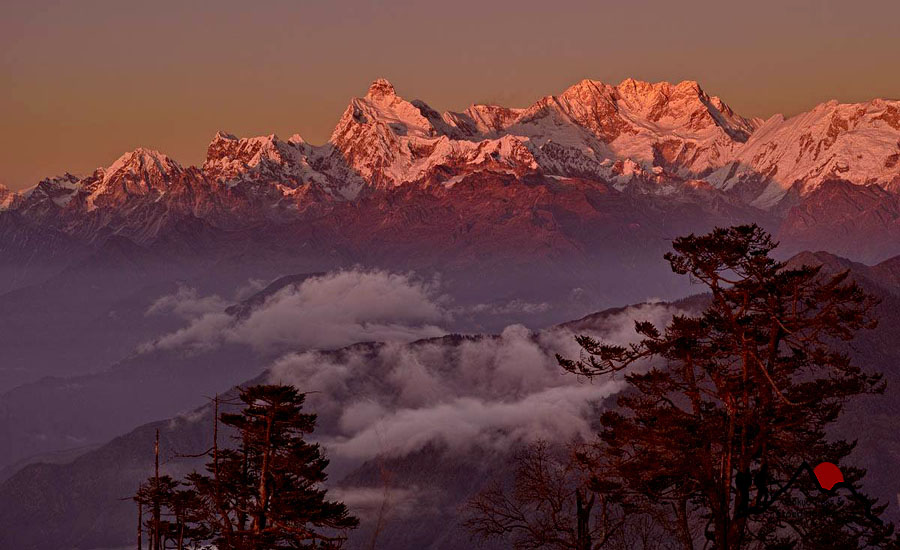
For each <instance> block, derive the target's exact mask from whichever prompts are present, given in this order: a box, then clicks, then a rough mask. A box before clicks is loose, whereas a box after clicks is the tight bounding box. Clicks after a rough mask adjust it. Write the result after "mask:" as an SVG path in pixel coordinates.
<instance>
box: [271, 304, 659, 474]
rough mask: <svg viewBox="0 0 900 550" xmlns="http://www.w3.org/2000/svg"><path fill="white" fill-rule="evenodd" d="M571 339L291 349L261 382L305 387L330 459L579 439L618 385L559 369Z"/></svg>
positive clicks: (651, 310)
mask: <svg viewBox="0 0 900 550" xmlns="http://www.w3.org/2000/svg"><path fill="white" fill-rule="evenodd" d="M672 314H673V311H672V310H671V309H670V308H669V307H667V306H665V305H662V304H645V305H641V306H637V307H632V308H626V309H625V310H622V311H620V312H618V313H614V314H611V315H607V316H605V317H603V318H602V319H597V320H596V321H594V323H593V326H592V327H591V328H590V329H585V330H583V331H582V330H579V333H585V332H587V333H592V334H594V335H596V336H597V337H600V338H603V339H605V340H607V341H612V342H617V343H628V342H631V341H635V340H636V339H637V335H636V334H635V332H634V321H635V320H649V321H653V322H656V323H658V324H661V325H662V324H665V323H666V322H667V321H668V319H669V318H671V315H672ZM574 336H575V334H574V333H573V332H572V331H571V330H569V329H567V328H562V327H557V328H552V329H548V330H544V331H538V332H533V331H531V330H529V329H527V328H525V327H523V326H520V325H513V326H510V327H507V328H506V329H505V330H504V331H503V332H502V334H500V335H498V336H494V337H489V336H484V337H482V336H479V337H464V336H448V337H446V338H443V339H441V340H434V341H428V342H414V343H412V344H399V343H392V344H385V345H378V346H362V347H357V348H353V349H345V350H340V351H339V352H319V351H316V352H305V353H297V354H291V355H288V356H285V357H283V358H281V359H280V360H278V361H277V362H276V363H275V364H274V365H273V366H272V368H271V369H270V379H271V380H272V381H273V382H279V383H292V384H294V385H295V386H297V387H298V388H299V389H301V390H303V391H307V392H312V393H310V395H309V398H308V399H309V404H310V408H311V409H312V410H314V411H316V412H317V413H318V414H319V418H320V421H321V422H322V423H323V425H322V430H321V431H322V437H323V443H324V444H326V445H327V447H328V449H329V452H330V453H333V454H334V455H335V456H336V457H340V458H345V459H349V460H353V461H362V460H368V459H371V458H374V457H376V456H379V455H387V456H392V455H393V456H403V455H406V454H409V453H413V452H416V451H419V450H422V449H424V448H426V447H427V446H428V445H430V444H440V445H444V446H446V447H447V448H449V449H451V450H460V451H465V450H466V449H469V448H472V447H478V448H482V449H490V450H500V451H502V450H506V449H509V448H510V447H511V446H513V445H515V444H517V443H520V442H529V441H535V440H539V439H542V440H548V441H558V442H565V441H571V440H573V439H577V438H587V437H589V436H590V434H591V433H592V428H591V424H590V422H591V418H593V417H594V414H593V411H594V410H595V407H596V406H597V405H598V404H599V403H600V402H602V401H603V400H604V399H605V398H607V397H610V396H612V395H614V394H615V393H617V392H618V391H620V390H621V389H622V387H623V382H622V380H621V377H619V379H616V380H612V379H610V380H604V381H601V380H596V381H593V382H591V381H588V380H585V379H583V378H579V377H576V376H574V375H571V374H567V373H563V372H562V370H561V369H560V367H559V365H558V364H557V362H556V360H555V357H554V354H555V353H561V354H563V355H566V356H569V357H573V356H577V355H578V351H579V350H578V346H577V344H576V343H575V341H574Z"/></svg>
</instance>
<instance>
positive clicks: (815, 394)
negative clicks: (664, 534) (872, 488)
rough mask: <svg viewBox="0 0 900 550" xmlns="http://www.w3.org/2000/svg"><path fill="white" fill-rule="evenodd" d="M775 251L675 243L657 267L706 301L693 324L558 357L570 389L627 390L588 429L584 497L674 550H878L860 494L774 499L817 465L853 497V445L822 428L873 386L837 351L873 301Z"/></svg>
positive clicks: (749, 234)
mask: <svg viewBox="0 0 900 550" xmlns="http://www.w3.org/2000/svg"><path fill="white" fill-rule="evenodd" d="M775 246H776V244H775V243H774V242H773V241H772V239H771V237H770V236H769V235H768V234H766V233H765V232H764V231H763V230H761V229H760V228H759V227H757V226H755V225H750V226H739V227H732V228H726V229H716V230H715V231H713V232H712V233H710V234H708V235H703V236H694V235H690V236H687V237H682V238H679V239H676V240H675V242H674V246H673V248H674V250H675V252H674V253H669V254H667V255H666V259H667V260H668V261H669V263H670V264H671V266H672V269H673V271H674V272H675V273H677V274H681V275H688V276H690V277H691V278H692V280H695V281H698V282H700V283H702V284H703V285H704V286H705V287H706V289H707V290H708V291H709V300H710V301H709V305H708V307H707V308H706V309H705V311H703V312H702V314H700V315H698V316H687V315H677V316H675V317H674V318H673V319H672V321H671V322H670V324H669V325H668V326H667V327H665V328H664V329H663V330H660V329H659V328H657V327H655V326H653V325H652V324H651V323H647V322H638V323H636V325H635V328H636V330H637V332H638V333H639V334H640V336H641V338H642V339H641V341H640V342H638V343H636V344H633V345H630V346H627V347H626V346H618V345H610V344H607V343H604V342H600V341H597V340H595V339H593V338H590V337H587V336H579V337H578V338H577V341H578V343H579V344H580V345H581V347H582V349H583V352H584V353H583V354H582V357H581V358H580V359H578V360H571V359H565V358H562V357H558V359H559V362H560V364H561V365H562V367H563V368H565V369H566V370H568V371H570V372H572V373H576V374H579V375H584V376H587V377H591V378H593V377H598V376H615V375H616V373H620V372H624V376H625V380H626V382H627V383H628V390H626V391H625V392H623V393H622V394H621V395H620V397H619V399H618V408H617V409H615V410H610V411H608V412H605V413H604V414H603V415H602V417H601V419H600V422H601V425H602V427H601V431H600V441H599V442H598V443H597V445H596V451H597V452H596V453H594V454H593V455H592V458H591V460H590V462H591V464H590V465H591V467H593V468H594V469H595V486H596V488H598V490H602V491H605V492H607V493H609V494H615V495H618V496H619V498H621V499H622V502H623V503H624V504H625V505H628V506H631V507H633V508H635V509H639V510H642V511H644V512H646V513H649V514H651V515H652V516H653V517H654V518H657V521H658V522H659V524H660V525H661V526H663V527H664V528H665V529H667V530H668V531H669V532H670V533H671V534H672V536H673V538H674V539H675V540H677V541H678V544H679V546H680V547H681V548H684V549H693V548H696V547H700V546H704V545H703V544H699V543H703V542H704V540H705V541H706V543H709V544H711V547H712V548H715V549H717V550H737V549H739V548H784V549H788V548H797V549H799V548H816V549H821V548H835V549H837V548H844V549H847V548H869V547H878V548H883V547H889V546H890V545H892V544H894V542H893V534H892V533H893V527H892V526H891V525H884V524H882V523H881V522H880V520H878V518H877V517H876V516H877V514H879V513H880V512H881V511H883V509H884V506H878V505H876V504H875V502H874V501H873V500H872V499H870V498H868V497H865V496H864V495H862V494H861V493H859V494H858V495H856V496H854V495H848V494H846V493H840V492H838V493H827V494H826V493H823V492H822V491H821V490H820V489H819V487H817V486H816V484H815V482H814V480H812V479H809V478H808V477H803V476H801V477H800V478H799V479H798V482H797V484H796V486H795V487H793V488H790V489H788V490H786V491H785V492H784V493H783V494H780V495H779V494H778V491H779V488H781V487H782V486H783V485H784V484H785V483H787V481H788V480H789V479H790V478H791V477H792V476H793V474H794V473H795V472H796V471H797V469H798V467H800V466H801V465H802V464H804V463H808V464H812V465H815V464H818V463H820V462H824V461H828V462H832V463H835V464H839V465H840V466H841V468H842V470H843V473H844V477H845V479H846V482H847V484H848V485H849V486H850V487H851V488H853V489H855V490H856V491H857V493H858V492H859V482H860V479H861V478H862V476H863V474H864V471H862V470H860V469H857V468H853V467H851V466H848V465H847V464H846V461H847V458H848V455H849V454H850V452H851V450H852V449H853V444H852V443H848V442H845V441H834V440H830V439H829V438H828V437H826V428H827V427H828V426H829V425H831V424H832V423H833V422H834V421H835V420H837V419H838V417H839V416H840V414H841V412H842V410H843V407H844V404H845V403H846V402H847V401H848V400H849V399H851V398H853V397H855V396H858V395H861V394H867V393H879V392H882V391H883V390H884V385H883V383H882V381H881V377H880V376H879V375H877V374H871V373H864V372H862V371H861V369H860V368H859V367H857V366H856V365H854V364H853V363H852V361H851V360H850V357H849V355H848V354H847V353H846V352H845V351H844V350H843V348H842V347H841V343H842V342H847V341H849V340H851V339H852V338H853V335H854V333H855V332H856V331H858V330H860V329H865V328H870V327H872V326H874V319H873V308H874V307H875V305H876V301H875V300H874V299H873V298H872V297H870V296H868V295H866V294H865V293H864V292H863V290H862V289H861V288H860V287H859V286H857V285H856V284H854V283H853V282H851V281H850V280H849V279H848V274H847V273H841V274H838V275H835V276H825V275H824V274H822V273H820V270H819V269H818V268H814V267H807V266H804V267H800V268H789V267H787V266H786V265H785V264H784V263H782V262H779V261H776V260H775V259H773V258H772V256H771V253H772V251H773V249H774V248H775ZM776 495H777V496H778V498H777V499H775V498H774V497H775V496H776ZM704 547H709V546H708V545H706V546H704Z"/></svg>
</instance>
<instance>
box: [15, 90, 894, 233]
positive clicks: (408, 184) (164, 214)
mask: <svg viewBox="0 0 900 550" xmlns="http://www.w3.org/2000/svg"><path fill="white" fill-rule="evenodd" d="M898 159H900V101H889V100H883V99H875V100H872V101H869V102H867V103H859V104H839V103H836V102H833V101H832V102H828V103H824V104H822V105H819V106H817V107H816V108H814V109H813V110H811V111H809V112H807V113H803V114H800V115H797V116H794V117H791V118H789V119H785V118H784V117H783V116H781V115H776V116H773V117H771V118H770V119H768V120H765V121H764V120H760V119H748V118H745V117H742V116H740V115H738V114H736V113H735V112H734V111H733V110H732V109H731V108H730V107H729V106H728V105H727V104H726V103H725V102H724V101H722V100H721V99H719V98H718V97H715V96H710V95H708V94H707V93H706V92H704V91H703V89H702V88H701V87H700V86H699V85H698V84H697V83H696V82H692V81H684V82H681V83H679V84H670V83H667V82H660V83H648V82H641V81H637V80H633V79H628V80H625V81H623V82H622V83H620V84H618V85H616V86H612V85H608V84H604V83H602V82H598V81H593V80H584V81H581V82H579V83H577V84H575V85H574V86H572V87H570V88H568V89H567V90H565V91H564V92H563V93H561V94H559V95H555V96H547V97H544V98H542V99H540V100H539V101H537V102H535V103H534V104H533V105H531V106H529V107H527V108H507V107H502V106H497V105H472V106H471V107H469V108H468V109H466V110H465V111H464V112H461V113H457V112H446V113H439V112H437V111H435V110H434V109H432V108H431V107H429V106H428V105H427V104H426V103H424V102H423V101H420V100H413V101H407V100H406V99H403V98H402V97H400V96H399V95H397V93H396V91H395V89H394V87H393V85H391V83H390V82H388V81H387V80H384V79H379V80H376V81H375V82H374V83H372V85H371V86H370V88H369V90H368V92H367V93H366V95H365V96H364V97H360V98H354V99H352V100H351V102H350V104H349V105H348V107H347V109H346V110H345V111H344V113H343V115H342V116H341V118H340V120H339V121H338V123H337V126H336V127H335V129H334V131H333V133H332V135H331V138H330V139H329V141H328V142H327V143H325V144H324V145H312V144H309V143H307V142H306V141H304V140H303V139H302V138H301V137H300V136H298V135H294V136H292V137H291V138H289V139H288V140H287V141H284V140H281V139H280V138H278V137H277V136H275V135H269V136H262V137H253V138H238V137H235V136H233V135H230V134H227V133H224V132H220V133H218V134H216V136H215V137H214V138H213V140H212V142H211V143H210V145H209V148H208V151H207V158H206V161H205V162H204V163H203V165H202V166H201V167H183V166H181V165H180V164H179V163H178V162H176V161H175V160H173V159H171V158H169V157H167V156H166V155H164V154H162V153H159V152H156V151H151V150H146V149H138V150H136V151H132V152H129V153H126V154H124V155H122V156H121V157H120V158H119V159H118V160H116V161H115V162H114V163H113V164H112V165H110V166H109V167H107V168H99V169H97V170H96V171H95V172H94V173H93V174H91V175H89V176H87V177H81V178H80V177H76V176H73V175H71V174H65V175H63V176H58V177H53V178H49V179H45V180H43V181H41V182H40V183H38V184H37V185H36V186H34V187H32V188H30V189H27V190H25V191H22V192H19V193H12V192H10V191H8V190H5V189H0V211H2V212H5V213H7V214H15V215H16V216H17V219H18V220H20V222H21V223H26V224H28V225H29V226H32V227H34V226H40V227H42V228H51V229H53V230H55V231H59V232H61V233H62V234H65V235H68V236H72V237H75V238H76V239H78V240H80V241H85V242H95V241H97V240H98V239H101V240H102V239H105V238H107V237H108V236H109V235H117V234H118V235H122V236H126V237H128V238H130V239H132V240H134V241H135V242H138V243H141V244H146V243H150V242H153V241H154V240H156V239H158V238H159V237H160V235H161V234H162V233H164V232H165V231H166V230H167V228H171V227H172V225H173V224H175V223H177V222H178V221H179V220H183V219H185V218H186V217H187V218H191V219H195V218H196V219H199V220H202V222H203V223H204V224H206V225H208V226H210V227H212V228H219V229H236V228H245V227H251V226H252V227H257V226H258V225H259V224H264V223H295V222H297V221H303V220H310V219H321V218H322V216H324V215H330V214H333V213H334V211H335V210H336V209H337V210H339V211H347V209H348V208H350V209H351V210H352V207H349V206H348V205H353V204H358V203H360V201H371V200H375V198H377V197H380V196H393V197H395V198H393V199H391V201H390V204H391V205H392V206H394V207H396V206H399V205H402V204H403V199H402V198H401V199H397V198H396V197H397V193H398V192H400V193H401V194H402V193H407V195H406V196H408V195H409V193H412V194H413V195H415V196H417V197H419V196H421V194H422V193H424V194H426V195H427V194H430V195H433V196H437V197H446V196H447V193H448V192H449V191H448V190H451V189H453V187H454V186H456V185H457V184H459V183H460V182H463V181H467V182H470V183H471V182H475V181H482V180H491V179H497V178H500V179H503V180H504V181H507V180H515V181H520V182H521V181H525V180H526V179H528V178H530V180H529V181H531V182H532V183H534V182H542V183H540V184H543V185H556V186H560V185H561V186H566V185H573V186H582V187H583V186H585V185H588V186H591V185H596V186H600V187H602V188H603V189H604V192H605V193H606V192H608V193H621V194H624V195H628V196H631V197H639V196H648V197H661V198H663V200H665V198H666V197H684V196H686V195H689V196H690V197H691V198H690V200H694V201H700V202H702V203H703V208H705V209H707V210H709V209H713V210H718V211H721V208H722V205H730V206H729V207H733V208H742V209H744V211H746V209H751V210H758V211H759V212H761V213H764V214H761V215H763V216H764V215H768V214H772V215H774V216H776V217H778V218H779V219H781V218H785V217H790V216H791V212H792V209H794V208H795V207H797V205H798V204H800V203H802V202H803V201H805V200H807V199H808V198H809V197H810V196H813V195H815V194H816V192H817V191H818V190H820V188H821V187H822V185H823V183H825V182H828V181H830V180H840V181H844V182H849V183H850V184H853V185H855V186H859V189H860V190H861V191H862V190H865V189H868V188H869V187H871V186H873V185H877V186H879V187H880V188H881V189H882V190H883V191H886V192H887V193H889V194H891V195H893V193H894V192H896V191H898V190H900V160H898ZM586 182H587V183H586ZM869 193H871V190H869ZM471 198H472V197H471V196H470V197H469V200H470V199H471ZM398 201H399V202H398ZM475 201H476V202H477V201H478V198H477V196H475ZM710 205H712V206H710ZM460 207H464V205H460ZM473 208H476V209H477V208H478V207H477V206H473ZM795 217H796V215H795ZM805 219H806V221H807V222H808V221H809V219H810V218H809V216H807V217H806V218H805ZM879 219H881V218H879ZM878 223H881V224H882V225H889V226H891V227H893V225H894V224H895V223H896V220H895V219H888V220H881V221H880V222H878ZM797 224H798V222H797V221H796V220H793V221H792V222H791V223H790V224H789V226H790V227H794V228H797V227H798V225H797ZM800 230H802V231H807V232H808V231H809V230H810V228H809V227H807V226H805V225H804V224H803V223H801V224H800Z"/></svg>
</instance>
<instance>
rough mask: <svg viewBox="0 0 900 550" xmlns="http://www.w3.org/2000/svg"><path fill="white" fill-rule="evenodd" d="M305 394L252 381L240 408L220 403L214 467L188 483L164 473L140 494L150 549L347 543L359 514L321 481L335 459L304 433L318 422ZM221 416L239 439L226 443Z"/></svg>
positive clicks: (265, 549)
mask: <svg viewBox="0 0 900 550" xmlns="http://www.w3.org/2000/svg"><path fill="white" fill-rule="evenodd" d="M304 398H305V396H304V395H303V394H302V393H300V392H298V391H297V389H295V388H294V387H292V386H284V385H259V386H251V387H248V388H243V389H242V390H241V392H240V401H241V402H242V403H243V405H244V408H243V410H242V411H241V412H240V413H239V414H229V413H225V414H222V415H221V416H219V415H218V410H217V411H216V416H217V418H216V424H215V428H214V430H213V447H212V448H211V449H210V451H209V453H208V454H209V455H210V462H209V463H208V464H207V465H206V470H207V473H206V474H200V473H194V474H191V475H189V476H188V477H187V480H186V482H184V483H182V484H179V483H178V482H175V481H174V480H172V479H171V478H169V477H168V476H162V477H160V476H159V475H158V473H157V474H156V475H155V476H154V477H152V478H150V479H149V480H148V481H147V482H146V483H145V484H143V485H142V486H141V488H140V489H139V490H138V493H137V495H136V496H135V500H136V501H137V502H138V503H139V505H141V506H142V507H146V508H147V509H148V511H149V512H150V518H149V520H148V521H147V524H146V527H147V532H148V534H149V540H150V548H151V550H164V549H165V548H169V547H174V548H177V549H178V550H181V549H182V548H185V547H196V548H199V547H202V546H204V545H207V544H210V543H211V544H213V545H214V546H215V547H216V548H219V549H221V550H251V549H252V550H269V549H300V548H303V549H306V548H309V549H313V548H316V549H318V548H323V549H324V548H328V549H332V548H340V547H341V546H342V545H343V543H344V542H345V540H346V531H347V530H349V529H353V528H355V527H356V526H357V524H358V520H357V519H356V518H355V517H353V516H351V515H350V513H349V511H348V510H347V507H346V506H345V505H344V504H342V503H340V502H333V501H329V500H327V498H326V491H325V490H324V489H323V488H321V484H322V483H323V482H324V481H325V480H326V477H327V476H326V473H325V468H326V467H327V466H328V460H327V459H326V458H325V457H324V455H323V454H322V451H321V448H320V447H319V445H318V444H311V443H308V442H306V441H305V440H304V436H305V435H306V434H309V433H311V432H312V431H313V429H314V428H315V424H316V415H314V414H306V413H303V412H302V408H303V402H304ZM217 404H218V401H217ZM217 409H218V407H217ZM220 422H221V424H223V425H225V426H227V427H230V428H232V431H233V433H234V435H233V439H234V443H235V444H234V445H232V446H229V447H225V448H221V449H220V448H219V445H218V426H219V423H220ZM179 485H183V486H184V489H180V490H179V489H178V487H179ZM138 536H139V537H140V534H139V535H138ZM169 543H171V546H168V544H169Z"/></svg>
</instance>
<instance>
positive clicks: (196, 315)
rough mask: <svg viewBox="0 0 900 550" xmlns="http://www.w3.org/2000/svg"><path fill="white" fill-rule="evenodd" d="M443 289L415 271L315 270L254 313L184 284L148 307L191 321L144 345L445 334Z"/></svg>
mask: <svg viewBox="0 0 900 550" xmlns="http://www.w3.org/2000/svg"><path fill="white" fill-rule="evenodd" d="M440 301H441V297H440V296H438V295H437V293H436V289H435V288H434V287H433V286H432V285H430V284H428V283H425V282H422V281H419V280H417V279H415V278H414V277H413V276H411V275H406V274H394V273H389V272H387V271H379V270H372V271H364V270H347V271H337V272H333V273H329V274H327V275H323V276H317V277H311V278H309V279H306V280H304V281H303V282H302V283H300V284H299V285H296V286H293V285H292V286H288V287H285V288H283V289H281V290H279V291H278V292H276V293H274V294H273V295H271V296H269V297H267V298H266V300H265V301H264V303H263V304H262V305H261V306H259V307H257V308H256V309H254V310H253V311H252V312H251V313H250V314H249V315H248V316H246V317H245V318H242V319H237V318H235V317H234V316H232V315H229V314H227V313H225V311H224V309H225V307H226V304H227V302H226V301H224V300H222V299H221V298H219V297H217V296H206V297H201V296H198V295H197V292H196V290H194V289H190V288H179V290H178V292H177V293H175V294H173V295H171V296H164V297H162V298H160V299H159V300H157V301H156V302H155V303H154V304H153V305H152V306H151V307H150V309H149V310H148V314H154V313H161V312H172V313H175V314H176V315H179V316H182V317H184V318H187V319H189V323H188V325H187V326H186V327H184V328H182V329H180V330H178V331H175V332H172V333H170V334H166V335H164V336H162V337H160V338H159V339H157V340H155V341H153V342H150V343H147V344H144V345H143V346H141V350H142V351H150V350H153V349H177V348H183V349H189V350H202V349H209V348H214V347H217V346H220V345H222V344H224V343H238V344H246V345H249V346H252V347H254V348H256V349H260V350H265V351H273V350H278V349H281V348H304V349H311V348H333V347H340V346H345V345H349V344H352V343H356V342H364V341H401V342H409V341H412V340H416V339H420V338H428V337H432V336H440V335H443V334H445V331H444V330H443V329H442V328H440V326H439V325H440V324H441V323H442V322H443V321H445V320H446V319H447V318H448V317H447V316H448V314H447V313H446V311H445V310H444V309H443V308H442V307H441V305H440Z"/></svg>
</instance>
